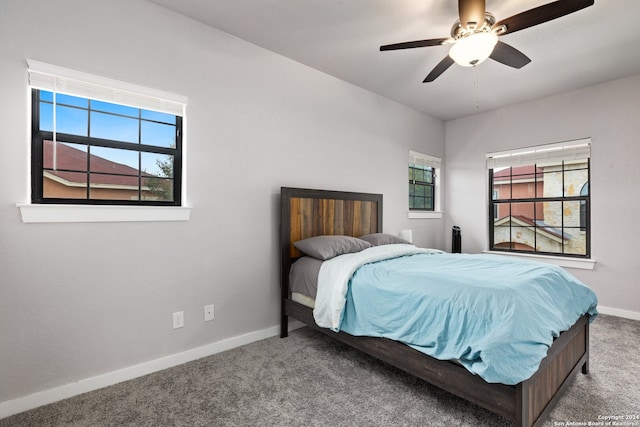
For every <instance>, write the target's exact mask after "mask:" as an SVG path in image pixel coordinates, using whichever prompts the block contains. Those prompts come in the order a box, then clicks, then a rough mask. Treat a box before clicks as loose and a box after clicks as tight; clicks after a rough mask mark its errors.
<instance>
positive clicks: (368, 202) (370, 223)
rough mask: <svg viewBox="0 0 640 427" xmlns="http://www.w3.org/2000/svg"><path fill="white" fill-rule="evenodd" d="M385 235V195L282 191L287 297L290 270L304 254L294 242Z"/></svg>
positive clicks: (283, 268)
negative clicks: (383, 224)
mask: <svg viewBox="0 0 640 427" xmlns="http://www.w3.org/2000/svg"><path fill="white" fill-rule="evenodd" d="M380 232H382V194H371V193H351V192H345V191H327V190H309V189H303V188H290V187H282V188H281V189H280V251H281V261H282V263H281V283H282V288H283V297H284V298H286V297H287V296H288V288H289V284H288V282H289V269H290V267H291V264H292V263H293V261H295V260H296V258H298V257H300V256H301V253H300V252H299V251H298V250H297V249H296V248H295V247H294V246H293V242H297V241H298V240H302V239H306V238H309V237H314V236H320V235H345V236H353V237H360V236H364V235H365V234H371V233H380Z"/></svg>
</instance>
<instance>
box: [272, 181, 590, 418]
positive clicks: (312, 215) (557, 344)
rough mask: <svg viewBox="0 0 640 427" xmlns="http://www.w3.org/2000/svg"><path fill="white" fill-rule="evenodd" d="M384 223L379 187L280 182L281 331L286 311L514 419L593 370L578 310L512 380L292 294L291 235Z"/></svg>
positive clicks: (543, 413) (371, 229)
mask: <svg viewBox="0 0 640 427" xmlns="http://www.w3.org/2000/svg"><path fill="white" fill-rule="evenodd" d="M381 231H382V195H380V194H369V193H350V192H338V191H325V190H307V189H297V188H287V187H283V188H282V189H281V224H280V246H281V263H282V264H281V270H282V271H281V281H282V318H281V337H286V336H287V333H288V318H289V317H292V318H294V319H297V320H299V321H302V322H303V323H305V324H307V325H308V326H310V327H312V328H315V329H317V330H319V331H321V332H323V333H325V334H327V335H329V336H332V337H334V338H336V339H338V340H340V341H342V342H344V343H346V344H348V345H350V346H352V347H354V348H357V349H359V350H361V351H363V352H365V353H367V354H369V355H372V356H374V357H376V358H378V359H380V360H382V361H384V362H386V363H389V364H390V365H393V366H395V367H397V368H399V369H402V370H403V371H405V372H407V373H409V374H412V375H414V376H416V377H418V378H421V379H423V380H425V381H427V382H429V383H430V384H433V385H435V386H437V387H440V388H442V389H444V390H447V391H448V392H450V393H453V394H455V395H457V396H459V397H461V398H463V399H466V400H468V401H470V402H473V403H475V404H477V405H479V406H481V407H483V408H486V409H488V410H490V411H492V412H495V413H497V414H499V415H502V416H504V417H506V418H509V419H511V420H513V421H514V422H515V424H516V425H517V426H534V425H540V424H542V421H543V420H544V418H546V417H547V416H548V413H549V412H550V411H551V409H552V408H553V406H554V404H555V403H556V401H557V400H558V398H559V397H560V396H561V394H562V391H563V390H564V389H565V388H566V386H567V384H568V382H569V380H570V379H571V378H573V376H574V375H575V374H576V373H577V372H578V370H579V369H582V372H583V373H585V374H586V373H587V372H588V370H589V322H588V320H587V316H583V317H581V318H580V319H579V320H578V321H577V322H576V323H575V324H574V325H573V326H572V327H571V328H570V329H569V330H568V331H565V332H564V333H562V334H561V335H560V337H559V338H558V339H556V340H555V341H554V343H553V345H552V346H551V347H550V348H549V351H548V352H547V357H546V358H545V359H543V361H542V363H541V364H540V367H539V369H538V371H537V372H536V373H535V374H534V375H533V376H532V377H531V378H529V379H527V380H526V381H523V382H521V383H519V384H517V385H515V386H511V385H504V384H493V383H487V382H486V381H484V380H483V379H481V378H480V377H478V376H476V375H473V374H472V373H470V372H469V371H467V370H466V369H465V368H463V367H462V366H460V365H458V364H455V363H453V362H448V361H441V360H437V359H434V358H432V357H430V356H427V355H425V354H423V353H421V352H419V351H417V350H414V349H412V348H411V347H409V346H407V345H405V344H403V343H400V342H396V341H392V340H389V339H384V338H370V337H356V336H352V335H349V334H346V333H344V332H338V333H335V332H333V331H331V330H329V329H325V328H320V327H318V326H317V325H316V323H315V321H314V318H313V310H312V309H311V308H308V307H306V306H304V305H302V304H299V303H297V302H295V301H293V300H292V299H291V291H290V289H289V270H290V268H291V264H292V263H293V262H294V261H295V260H296V259H298V258H299V257H300V256H301V253H300V252H299V251H298V250H297V249H296V248H295V247H294V246H293V242H295V241H298V240H302V239H305V238H308V237H313V236H321V235H347V236H354V237H359V236H362V235H366V234H371V233H378V232H381Z"/></svg>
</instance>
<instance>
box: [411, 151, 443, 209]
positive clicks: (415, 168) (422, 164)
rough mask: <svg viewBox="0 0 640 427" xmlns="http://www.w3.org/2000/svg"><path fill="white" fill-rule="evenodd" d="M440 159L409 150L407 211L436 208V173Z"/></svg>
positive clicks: (437, 172)
mask: <svg viewBox="0 0 640 427" xmlns="http://www.w3.org/2000/svg"><path fill="white" fill-rule="evenodd" d="M439 169H440V159H438V158H436V157H431V156H428V155H426V154H422V153H417V152H415V151H410V152H409V211H435V210H437V209H438V207H437V204H438V200H437V199H438V197H437V195H438V189H437V184H438V182H439V181H438V174H439Z"/></svg>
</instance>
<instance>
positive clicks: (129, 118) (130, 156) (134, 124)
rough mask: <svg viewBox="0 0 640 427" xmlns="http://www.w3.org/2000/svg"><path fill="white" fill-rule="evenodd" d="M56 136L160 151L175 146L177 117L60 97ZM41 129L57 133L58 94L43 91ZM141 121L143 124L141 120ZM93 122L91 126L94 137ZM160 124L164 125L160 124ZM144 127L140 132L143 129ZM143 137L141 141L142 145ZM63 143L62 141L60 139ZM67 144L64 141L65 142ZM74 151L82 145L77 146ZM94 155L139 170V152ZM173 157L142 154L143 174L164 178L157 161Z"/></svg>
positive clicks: (108, 151) (105, 151)
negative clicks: (161, 148) (88, 137)
mask: <svg viewBox="0 0 640 427" xmlns="http://www.w3.org/2000/svg"><path fill="white" fill-rule="evenodd" d="M55 96H56V104H57V105H56V132H57V133H58V134H60V133H68V134H73V135H80V136H91V137H96V138H103V139H111V140H116V141H122V142H128V143H132V144H138V143H142V144H148V145H153V146H157V147H172V146H173V145H174V144H175V138H174V136H175V121H176V119H175V116H173V115H171V114H166V113H160V112H157V111H150V110H140V109H138V108H134V107H128V106H124V105H118V104H112V103H108V102H102V101H95V100H92V101H91V111H89V110H88V107H89V100H87V99H86V98H79V97H75V96H70V95H64V94H60V93H56V94H55ZM40 97H41V99H42V100H43V101H49V102H50V103H47V102H41V103H40V128H41V129H42V130H47V131H53V104H52V102H53V97H54V94H53V93H51V92H47V91H41V92H40ZM139 117H141V119H142V120H139ZM89 122H90V123H91V129H90V135H87V133H88V132H89V131H88V129H89ZM158 122H160V123H158ZM139 126H140V129H139ZM138 134H140V141H138ZM58 141H60V138H58ZM62 142H64V141H62ZM73 147H74V148H81V147H83V146H82V145H78V144H74V145H73ZM91 154H94V155H96V156H100V157H102V158H105V159H108V160H110V161H112V162H116V163H121V164H125V165H127V166H130V167H133V168H136V169H137V168H138V155H139V154H138V152H137V151H131V150H121V149H114V148H104V147H93V146H92V147H91ZM169 159H171V156H166V155H163V154H154V153H142V154H141V159H140V160H141V162H142V163H141V164H142V168H141V169H142V170H143V171H145V172H147V173H151V174H154V175H160V171H159V168H158V166H157V163H156V161H157V160H161V161H167V160H169Z"/></svg>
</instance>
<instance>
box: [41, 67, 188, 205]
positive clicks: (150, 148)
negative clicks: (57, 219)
mask: <svg viewBox="0 0 640 427" xmlns="http://www.w3.org/2000/svg"><path fill="white" fill-rule="evenodd" d="M30 80H31V85H32V175H31V180H32V197H31V198H32V203H55V204H111V205H161V206H180V205H181V199H182V197H181V189H182V182H181V177H182V122H183V118H182V114H181V112H182V111H183V106H182V105H180V104H177V105H174V104H175V103H171V102H165V101H163V100H159V99H156V98H152V97H149V96H146V95H138V94H135V93H131V92H124V91H122V90H119V89H110V88H109V87H105V86H103V85H95V84H92V83H87V82H83V81H76V80H73V79H69V78H66V77H59V76H55V75H51V74H49V73H42V72H39V71H34V70H32V69H30ZM92 95H95V96H92ZM118 100H122V101H120V102H117V101H118ZM167 103H168V104H169V107H168V108H167V107H166V104H167ZM156 107H157V108H156Z"/></svg>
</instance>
